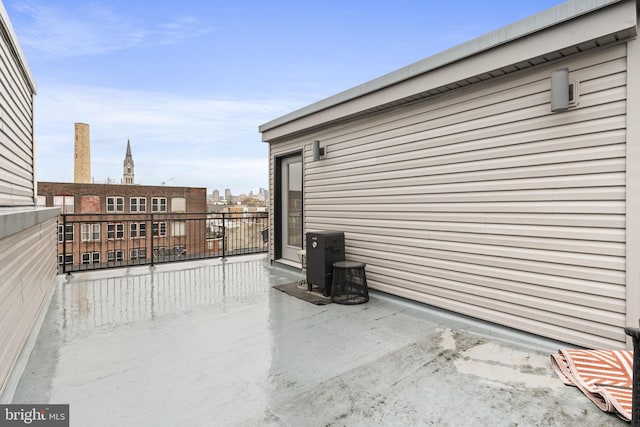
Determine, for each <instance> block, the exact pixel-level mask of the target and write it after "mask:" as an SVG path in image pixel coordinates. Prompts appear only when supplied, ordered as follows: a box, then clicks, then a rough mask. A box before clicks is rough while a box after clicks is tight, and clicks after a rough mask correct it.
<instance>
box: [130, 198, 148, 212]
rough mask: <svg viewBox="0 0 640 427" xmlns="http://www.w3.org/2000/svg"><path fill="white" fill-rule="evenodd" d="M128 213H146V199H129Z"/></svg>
mask: <svg viewBox="0 0 640 427" xmlns="http://www.w3.org/2000/svg"><path fill="white" fill-rule="evenodd" d="M129 211H131V213H138V212H146V211H147V198H146V197H131V198H130V199H129Z"/></svg>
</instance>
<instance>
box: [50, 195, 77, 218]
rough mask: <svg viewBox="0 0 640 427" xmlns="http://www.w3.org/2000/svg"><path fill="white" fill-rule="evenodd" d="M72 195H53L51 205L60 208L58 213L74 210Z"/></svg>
mask: <svg viewBox="0 0 640 427" xmlns="http://www.w3.org/2000/svg"><path fill="white" fill-rule="evenodd" d="M74 202H75V200H74V198H73V196H53V206H54V207H56V208H60V213H63V214H66V213H73V211H74Z"/></svg>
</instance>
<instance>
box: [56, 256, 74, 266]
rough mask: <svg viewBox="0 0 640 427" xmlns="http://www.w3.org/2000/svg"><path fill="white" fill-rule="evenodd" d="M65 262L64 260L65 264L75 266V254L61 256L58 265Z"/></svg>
mask: <svg viewBox="0 0 640 427" xmlns="http://www.w3.org/2000/svg"><path fill="white" fill-rule="evenodd" d="M63 260H64V263H65V264H67V265H69V264H73V254H59V255H58V265H62V261H63Z"/></svg>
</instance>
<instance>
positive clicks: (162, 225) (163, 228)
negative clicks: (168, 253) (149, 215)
mask: <svg viewBox="0 0 640 427" xmlns="http://www.w3.org/2000/svg"><path fill="white" fill-rule="evenodd" d="M151 235H152V236H153V237H166V236H167V223H166V222H155V221H154V223H153V225H152V226H151Z"/></svg>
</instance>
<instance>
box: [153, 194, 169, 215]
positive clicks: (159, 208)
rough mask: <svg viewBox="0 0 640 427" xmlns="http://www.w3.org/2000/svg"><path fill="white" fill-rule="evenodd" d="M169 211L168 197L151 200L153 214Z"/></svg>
mask: <svg viewBox="0 0 640 427" xmlns="http://www.w3.org/2000/svg"><path fill="white" fill-rule="evenodd" d="M166 211H167V198H166V197H152V198H151V212H166Z"/></svg>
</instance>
